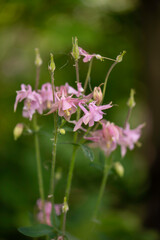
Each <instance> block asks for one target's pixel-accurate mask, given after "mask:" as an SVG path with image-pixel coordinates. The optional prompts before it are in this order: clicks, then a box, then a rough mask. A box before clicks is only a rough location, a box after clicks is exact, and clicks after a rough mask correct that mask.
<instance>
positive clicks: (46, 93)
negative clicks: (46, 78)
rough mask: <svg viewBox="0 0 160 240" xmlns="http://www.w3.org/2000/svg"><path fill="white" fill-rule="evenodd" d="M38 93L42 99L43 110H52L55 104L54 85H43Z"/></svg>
mask: <svg viewBox="0 0 160 240" xmlns="http://www.w3.org/2000/svg"><path fill="white" fill-rule="evenodd" d="M38 93H39V94H40V96H41V98H42V109H43V110H46V109H50V108H51V106H52V103H53V91H52V85H51V84H50V83H45V84H43V85H42V87H41V90H38Z"/></svg>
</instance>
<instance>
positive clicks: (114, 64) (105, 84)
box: [93, 61, 118, 131]
mask: <svg viewBox="0 0 160 240" xmlns="http://www.w3.org/2000/svg"><path fill="white" fill-rule="evenodd" d="M117 63H118V62H117V61H116V62H114V63H113V64H112V65H111V67H110V69H109V70H108V72H107V75H106V78H105V80H104V87H103V93H102V103H103V100H104V96H105V93H106V87H107V83H108V78H109V75H110V73H111V71H112V69H113V68H114V67H115V66H116V64H117ZM102 103H101V104H102ZM98 126H99V123H97V124H96V126H95V127H94V129H93V131H95V130H96V129H97V128H98Z"/></svg>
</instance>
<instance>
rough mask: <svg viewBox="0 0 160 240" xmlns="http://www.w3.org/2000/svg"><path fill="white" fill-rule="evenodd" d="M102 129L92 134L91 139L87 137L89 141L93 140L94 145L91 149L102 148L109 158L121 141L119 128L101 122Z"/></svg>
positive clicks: (112, 124)
mask: <svg viewBox="0 0 160 240" xmlns="http://www.w3.org/2000/svg"><path fill="white" fill-rule="evenodd" d="M101 123H102V129H101V130H97V131H94V132H91V137H85V139H87V140H91V141H93V142H94V143H92V144H91V147H100V148H101V149H102V150H103V151H104V153H105V155H107V156H109V155H110V153H111V152H113V151H114V150H115V149H116V147H117V143H118V140H119V127H117V126H116V125H115V124H114V123H110V122H109V121H105V120H103V121H101Z"/></svg>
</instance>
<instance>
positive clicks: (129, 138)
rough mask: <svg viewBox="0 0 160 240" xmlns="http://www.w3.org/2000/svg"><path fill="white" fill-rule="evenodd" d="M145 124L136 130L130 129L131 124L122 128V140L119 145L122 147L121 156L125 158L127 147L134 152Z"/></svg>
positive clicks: (120, 139)
mask: <svg viewBox="0 0 160 240" xmlns="http://www.w3.org/2000/svg"><path fill="white" fill-rule="evenodd" d="M144 126H145V124H141V125H139V126H138V127H137V128H135V129H130V125H129V123H127V124H126V127H125V128H124V129H123V128H120V138H119V141H118V144H119V145H120V146H121V156H122V157H124V156H125V154H126V151H127V147H128V148H129V149H130V150H132V149H133V148H134V145H135V143H136V142H137V141H138V140H139V138H140V136H141V130H142V128H143V127H144Z"/></svg>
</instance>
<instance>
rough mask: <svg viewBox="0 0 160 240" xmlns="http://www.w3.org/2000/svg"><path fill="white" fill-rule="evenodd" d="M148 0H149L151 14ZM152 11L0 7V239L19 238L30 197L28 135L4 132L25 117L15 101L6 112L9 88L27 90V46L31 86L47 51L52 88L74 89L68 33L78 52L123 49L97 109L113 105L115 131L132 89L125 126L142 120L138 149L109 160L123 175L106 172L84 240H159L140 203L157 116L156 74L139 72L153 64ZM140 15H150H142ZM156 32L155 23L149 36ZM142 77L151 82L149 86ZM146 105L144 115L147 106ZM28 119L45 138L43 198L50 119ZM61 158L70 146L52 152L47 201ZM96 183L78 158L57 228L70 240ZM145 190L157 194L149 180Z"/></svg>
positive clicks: (97, 4)
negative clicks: (63, 223) (94, 221)
mask: <svg viewBox="0 0 160 240" xmlns="http://www.w3.org/2000/svg"><path fill="white" fill-rule="evenodd" d="M157 2H158V1H155V0H154V1H153V5H154V6H155V7H156V3H157ZM147 4H148V5H147ZM152 10H153V9H152V8H151V9H150V8H149V3H148V1H146V3H145V1H140V0H77V1H73V0H68V1H67V0H59V1H51V0H46V1H42V0H34V1H33V0H32V1H31V0H15V1H3V0H1V1H0V96H1V101H0V116H1V117H0V119H1V124H0V126H1V134H0V158H1V160H0V161H1V168H0V207H1V210H0V239H1V240H2V239H3V240H5V239H6V240H7V239H17V240H18V239H28V238H26V237H24V236H22V235H21V234H20V233H18V232H17V227H20V226H25V225H29V212H33V210H34V206H35V203H36V200H37V198H38V197H39V193H38V183H37V172H36V162H35V152H34V144H33V140H34V139H33V136H23V137H22V138H20V139H19V140H18V141H14V140H13V134H12V132H13V128H14V126H15V125H16V124H17V123H18V122H25V123H27V124H28V120H26V119H23V118H22V115H21V113H22V104H19V106H18V110H17V112H16V113H14V112H13V106H14V101H15V97H16V90H19V89H20V84H21V83H24V84H31V85H32V86H34V82H35V74H36V71H35V66H34V59H35V53H34V49H35V47H38V48H39V49H40V53H41V57H42V59H43V65H42V67H41V75H40V83H41V84H43V83H45V82H47V81H50V76H49V73H48V63H49V54H50V52H52V53H53V54H54V59H55V62H56V72H55V81H56V84H57V85H60V84H64V83H65V82H68V83H70V84H73V85H74V86H75V83H74V82H75V69H74V66H73V59H72V58H71V55H70V52H71V48H72V37H73V36H77V37H78V40H79V45H80V46H81V47H82V48H84V49H85V50H87V51H88V52H90V53H99V54H101V55H102V56H106V57H110V58H116V56H117V55H118V54H119V53H120V52H122V51H123V50H126V51H127V54H126V55H125V57H124V60H123V62H122V63H120V64H118V65H117V66H116V68H115V69H114V70H113V72H112V73H111V76H110V79H109V83H108V87H107V92H106V99H105V102H106V103H108V102H110V101H113V103H115V104H118V106H117V107H114V108H112V109H111V110H109V112H108V114H107V119H108V120H110V121H114V122H115V123H116V124H118V125H121V126H122V125H123V123H124V121H125V117H126V114H127V106H126V101H127V99H128V96H129V92H130V88H134V89H135V90H136V103H137V105H136V108H135V109H134V112H133V114H132V119H131V126H132V127H133V128H134V127H136V126H137V125H138V124H140V123H142V122H146V123H147V126H146V128H145V129H144V130H143V136H142V139H141V141H142V142H143V146H142V147H141V148H136V149H135V150H134V151H133V152H129V151H128V153H127V155H126V157H125V158H124V159H123V160H122V159H121V157H120V150H119V149H118V150H117V152H116V153H115V154H114V158H115V159H117V160H120V161H122V164H123V166H124V168H125V175H124V177H123V178H122V179H121V178H119V177H118V176H116V175H114V174H111V175H110V178H109V181H108V185H107V187H106V191H105V196H104V199H103V204H102V207H101V210H100V213H99V218H100V219H101V224H100V225H98V226H97V235H94V237H93V236H92V238H91V239H100V240H101V239H102V240H103V239H104V240H105V239H106V240H122V239H123V240H132V239H134V240H157V239H159V237H158V231H157V230H158V227H157V226H159V224H160V223H159V222H157V225H156V224H150V222H148V220H146V219H147V218H148V216H149V213H148V212H150V210H151V209H152V206H151V204H150V203H148V202H149V201H150V200H149V199H150V191H151V192H152V174H151V173H150V172H151V170H150V169H151V165H152V164H151V163H152V162H154V159H155V156H156V146H158V145H156V144H155V145H154V142H153V141H152V135H153V133H154V132H156V130H155V126H154V124H153V122H154V119H155V118H156V123H157V122H158V118H157V117H155V116H159V115H158V113H157V111H154V109H155V105H156V103H157V99H156V100H155V101H154V99H155V98H156V97H155V98H154V96H157V91H158V90H157V88H156V86H159V85H158V84H157V85H156V84H154V82H156V81H154V80H155V79H157V78H158V76H159V73H158V75H156V74H155V72H156V73H157V69H158V66H160V65H156V64H153V67H149V66H150V65H149V64H150V57H151V55H152V59H153V62H154V63H158V61H159V60H157V59H158V57H157V54H158V51H157V53H156V44H157V46H158V41H155V42H154V41H151V39H150V37H152V36H153V37H154V36H155V37H156V33H157V32H156V31H157V30H156V29H155V28H154V26H155V25H154V23H153V26H152V27H151V26H150V25H151V23H150V24H148V22H149V19H151V18H153V19H154V17H155V18H156V14H157V12H158V11H156V10H155V9H154V11H155V12H154V11H152ZM147 11H150V12H151V13H152V14H150V15H148V14H147V13H148V12H147ZM155 21H156V20H155ZM147 24H148V25H147ZM158 26H159V25H158V24H157V25H156V27H157V29H158ZM153 29H155V31H154V30H153ZM152 30H153V31H152ZM149 33H150V34H151V35H150V34H149ZM152 34H153V35H152ZM147 36H148V37H147ZM153 47H155V52H154V53H153V51H152V48H153ZM154 54H155V55H154ZM156 60H157V62H156ZM110 64H111V62H109V61H107V60H106V61H104V62H100V61H98V60H94V63H93V70H92V74H91V81H92V86H97V85H99V84H100V83H101V82H103V81H104V78H105V75H106V73H107V70H108V69H109V66H110ZM87 67H88V64H84V63H83V62H82V60H81V61H80V80H81V81H82V83H83V82H84V79H85V76H86V72H87ZM148 73H150V75H149V74H148ZM152 76H153V78H152ZM154 76H156V77H155V78H154ZM147 77H148V78H147ZM150 79H152V81H153V84H150V82H151V81H150ZM151 99H152V100H151ZM151 101H152V103H153V105H152V108H151V107H150V105H151V104H149V103H151ZM154 113H155V114H154ZM38 121H39V124H40V126H41V127H42V130H43V132H46V134H41V135H40V144H41V146H42V147H41V154H42V161H43V173H44V178H45V186H46V197H47V192H48V184H49V175H50V171H49V168H50V161H51V149H52V142H51V140H50V138H52V132H53V119H52V116H51V115H49V116H42V117H39V119H38ZM156 123H155V124H156ZM29 124H31V123H29ZM156 126H157V125H156ZM157 131H158V129H157ZM156 136H158V134H157V135H156V134H155V135H154V141H155V143H157V139H158V138H156ZM68 138H72V134H70V135H69V136H68V135H67V136H61V137H60V139H59V141H61V142H62V141H65V140H67V139H68ZM71 152H72V146H69V145H62V144H60V145H59V146H58V154H57V169H59V168H60V169H61V171H62V178H61V179H60V180H59V181H58V182H57V184H56V193H55V201H56V202H57V203H61V202H62V201H63V197H64V191H65V184H66V177H67V171H68V166H69V161H70V156H71ZM95 154H96V156H97V160H96V161H97V162H98V156H99V151H98V150H97V151H95ZM101 178H102V172H101V171H100V170H99V169H96V168H94V167H93V166H91V164H90V162H89V160H88V159H86V158H85V157H84V156H83V153H82V152H80V151H79V152H78V154H77V159H76V166H75V172H74V179H73V186H72V192H71V198H70V211H69V213H68V222H67V228H68V231H69V232H70V233H71V234H73V235H75V236H76V237H77V238H79V239H85V237H86V236H87V232H88V223H89V221H90V217H91V214H92V211H93V209H94V204H95V201H96V196H97V192H98V189H99V186H100V181H101ZM157 181H158V180H157ZM154 186H157V188H158V183H157V185H154ZM156 199H158V197H157V198H156ZM156 201H157V200H156ZM151 202H152V201H151ZM155 206H156V205H155ZM155 211H156V210H155ZM151 212H152V210H151ZM152 220H153V222H154V221H156V219H155V218H153V219H150V221H152ZM146 221H147V223H146ZM157 221H158V220H157ZM150 226H151V227H150ZM88 239H90V238H88Z"/></svg>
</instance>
